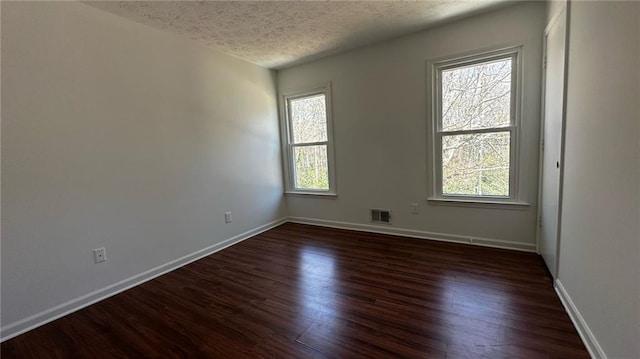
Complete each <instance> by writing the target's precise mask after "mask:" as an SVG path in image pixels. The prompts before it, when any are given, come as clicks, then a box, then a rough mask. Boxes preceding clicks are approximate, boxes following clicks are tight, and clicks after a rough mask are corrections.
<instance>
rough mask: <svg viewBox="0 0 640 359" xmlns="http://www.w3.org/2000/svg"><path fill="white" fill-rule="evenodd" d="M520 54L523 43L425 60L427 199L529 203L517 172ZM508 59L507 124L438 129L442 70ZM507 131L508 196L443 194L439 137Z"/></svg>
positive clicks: (439, 125)
mask: <svg viewBox="0 0 640 359" xmlns="http://www.w3.org/2000/svg"><path fill="white" fill-rule="evenodd" d="M522 53H523V46H522V45H518V46H509V47H503V48H499V49H492V50H480V51H474V52H470V53H466V54H462V55H457V56H449V57H446V58H441V59H436V60H428V61H427V84H428V85H427V93H428V94H427V101H428V103H429V104H430V108H429V110H428V111H427V114H428V117H429V119H428V120H429V123H430V125H429V126H428V128H429V136H428V137H429V141H430V142H431V146H428V147H429V148H430V150H431V155H430V156H428V158H429V162H430V163H429V166H428V168H429V170H430V172H431V175H430V176H429V177H430V182H431V184H430V185H429V190H428V200H429V201H433V203H437V202H446V203H450V204H461V205H474V204H475V205H489V206H493V205H498V206H500V205H503V204H507V205H525V206H526V205H529V204H528V203H526V202H524V201H522V195H521V191H520V190H521V185H520V181H519V173H520V166H521V163H520V158H519V157H520V156H519V154H520V142H521V141H520V130H521V118H522V114H521V108H522V106H521V103H522V89H523V84H522V67H523V66H522V57H523V56H522ZM507 58H511V59H512V69H511V93H512V96H511V101H510V102H511V109H510V115H511V116H510V117H511V119H510V123H509V125H508V126H503V127H491V128H482V129H473V130H456V131H443V130H442V127H443V126H442V93H441V92H442V76H441V75H442V72H443V71H445V70H451V69H455V68H461V67H466V66H473V65H477V64H482V63H485V62H490V61H496V60H501V59H507ZM501 132H508V133H509V134H510V151H509V196H492V195H483V196H477V195H466V194H445V193H444V192H443V168H442V138H443V137H444V136H446V135H464V134H479V133H501Z"/></svg>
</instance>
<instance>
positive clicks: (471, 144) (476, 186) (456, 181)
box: [442, 132, 511, 197]
mask: <svg viewBox="0 0 640 359" xmlns="http://www.w3.org/2000/svg"><path fill="white" fill-rule="evenodd" d="M510 137H511V134H510V132H494V133H482V134H471V135H452V136H443V137H442V193H443V194H448V195H468V196H501V197H508V196H509V153H510V151H509V148H510V142H511V141H510V140H511V138H510Z"/></svg>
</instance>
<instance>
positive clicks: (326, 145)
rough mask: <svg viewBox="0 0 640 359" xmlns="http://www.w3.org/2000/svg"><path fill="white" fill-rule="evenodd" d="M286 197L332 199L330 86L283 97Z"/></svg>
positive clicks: (333, 192) (333, 190) (333, 181)
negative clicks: (301, 195)
mask: <svg viewBox="0 0 640 359" xmlns="http://www.w3.org/2000/svg"><path fill="white" fill-rule="evenodd" d="M283 109H284V111H283V113H284V124H283V126H282V128H283V139H284V141H283V142H285V143H284V145H285V147H286V148H285V149H284V151H283V152H284V153H285V156H286V158H285V163H286V166H285V176H286V187H287V189H286V191H287V193H302V194H320V195H323V194H324V195H335V193H336V192H335V179H334V170H333V146H332V144H333V143H332V131H331V93H330V86H329V85H327V86H324V87H321V88H317V89H313V90H310V91H304V92H296V93H291V94H286V95H284V96H283Z"/></svg>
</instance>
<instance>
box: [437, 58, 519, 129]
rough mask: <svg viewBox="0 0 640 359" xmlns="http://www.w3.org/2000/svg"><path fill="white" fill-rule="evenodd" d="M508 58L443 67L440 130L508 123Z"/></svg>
mask: <svg viewBox="0 0 640 359" xmlns="http://www.w3.org/2000/svg"><path fill="white" fill-rule="evenodd" d="M511 62H512V60H511V58H508V59H502V60H498V61H491V62H485V63H481V64H476V65H472V66H465V67H459V68H455V69H449V70H443V71H442V130H443V131H458V130H472V129H480V128H493V127H504V126H509V124H510V123H511Z"/></svg>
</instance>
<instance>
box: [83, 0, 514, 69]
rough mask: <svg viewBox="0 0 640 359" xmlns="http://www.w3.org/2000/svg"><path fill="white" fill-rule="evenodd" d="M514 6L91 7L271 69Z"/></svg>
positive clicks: (433, 1)
mask: <svg viewBox="0 0 640 359" xmlns="http://www.w3.org/2000/svg"><path fill="white" fill-rule="evenodd" d="M507 2H508V0H429V1H197V2H195V1H90V2H87V3H88V4H89V5H91V6H94V7H97V8H100V9H103V10H106V11H109V12H111V13H114V14H117V15H120V16H123V17H125V18H127V19H130V20H133V21H136V22H139V23H143V24H146V25H149V26H152V27H155V28H159V29H163V30H166V31H170V32H173V33H177V34H179V35H182V36H185V37H188V38H190V39H193V40H196V41H199V42H201V43H202V44H204V45H205V46H208V47H212V48H215V49H217V50H219V51H221V52H224V53H226V54H229V55H232V56H235V57H238V58H241V59H243V60H246V61H249V62H252V63H255V64H258V65H261V66H264V67H268V68H276V69H277V68H283V67H286V66H290V65H293V64H297V63H301V62H305V61H309V60H313V59H317V58H320V57H323V56H327V55H331V54H335V53H338V52H342V51H346V50H349V49H353V48H356V47H359V46H363V45H367V44H371V43H375V42H379V41H382V40H386V39H389V38H392V37H396V36H399V35H403V34H408V33H411V32H415V31H419V30H422V29H425V28H428V27H433V26H435V25H439V24H442V23H444V22H448V21H452V20H455V19H458V18H461V17H466V16H470V15H474V14H477V13H479V12H483V11H487V10H491V9H494V8H496V7H498V6H500V5H504V4H506V3H507Z"/></svg>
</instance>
